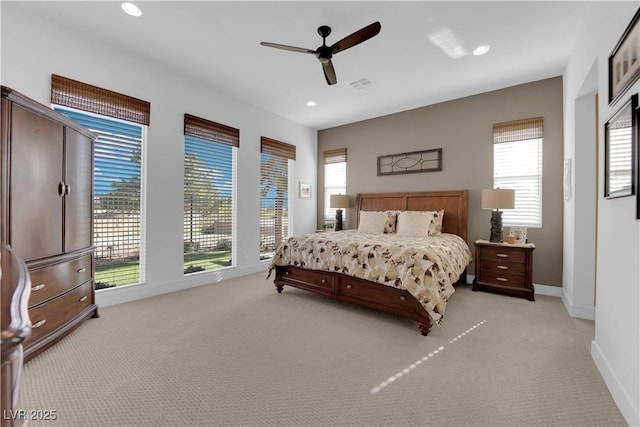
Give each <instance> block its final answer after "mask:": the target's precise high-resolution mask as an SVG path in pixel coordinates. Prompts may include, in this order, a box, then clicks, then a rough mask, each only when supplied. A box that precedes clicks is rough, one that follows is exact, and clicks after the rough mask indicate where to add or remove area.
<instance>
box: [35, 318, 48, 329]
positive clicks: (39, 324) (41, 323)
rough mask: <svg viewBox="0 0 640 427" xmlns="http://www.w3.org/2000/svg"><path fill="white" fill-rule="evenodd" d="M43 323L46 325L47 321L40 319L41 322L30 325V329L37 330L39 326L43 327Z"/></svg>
mask: <svg viewBox="0 0 640 427" xmlns="http://www.w3.org/2000/svg"><path fill="white" fill-rule="evenodd" d="M45 323H47V319H42V320H41V321H39V322H36V323H34V324H33V325H31V329H36V328H39V327H40V326H43V325H44V324H45Z"/></svg>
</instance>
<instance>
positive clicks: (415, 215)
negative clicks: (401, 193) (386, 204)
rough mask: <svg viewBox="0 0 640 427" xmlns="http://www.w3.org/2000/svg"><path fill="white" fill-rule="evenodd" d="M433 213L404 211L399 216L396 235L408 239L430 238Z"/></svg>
mask: <svg viewBox="0 0 640 427" xmlns="http://www.w3.org/2000/svg"><path fill="white" fill-rule="evenodd" d="M431 221H433V211H425V212H421V211H402V212H400V213H399V214H398V224H397V226H396V234H397V235H398V236H407V237H428V236H429V224H431Z"/></svg>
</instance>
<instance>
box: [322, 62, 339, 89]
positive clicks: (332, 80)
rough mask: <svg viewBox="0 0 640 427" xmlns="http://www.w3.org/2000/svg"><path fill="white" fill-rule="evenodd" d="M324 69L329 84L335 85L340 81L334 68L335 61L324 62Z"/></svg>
mask: <svg viewBox="0 0 640 427" xmlns="http://www.w3.org/2000/svg"><path fill="white" fill-rule="evenodd" d="M322 70H323V71H324V78H325V79H326V80H327V84H329V85H334V84H336V83H338V79H336V70H335V69H334V68H333V63H332V62H331V61H327V62H323V63H322Z"/></svg>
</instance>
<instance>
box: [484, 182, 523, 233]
mask: <svg viewBox="0 0 640 427" xmlns="http://www.w3.org/2000/svg"><path fill="white" fill-rule="evenodd" d="M515 199H516V190H506V189H501V188H489V189H487V190H482V209H493V210H492V211H491V237H490V239H489V241H490V242H499V243H502V211H501V210H500V209H513V208H514V207H515Z"/></svg>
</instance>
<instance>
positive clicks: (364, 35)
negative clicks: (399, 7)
mask: <svg viewBox="0 0 640 427" xmlns="http://www.w3.org/2000/svg"><path fill="white" fill-rule="evenodd" d="M380 28H381V26H380V23H379V22H374V23H373V24H370V25H367V26H366V27H364V28H362V29H360V30H358V31H356V32H355V33H353V34H350V35H348V36H347V37H345V38H343V39H342V40H340V41H338V42H336V43H334V44H333V45H331V46H327V43H326V39H327V36H329V34H331V27H328V26H326V25H322V26H320V27H318V34H320V37H322V46H320V47H319V48H317V49H316V50H313V49H305V48H303V47H295V46H287V45H284V44H277V43H269V42H260V44H261V45H262V46H267V47H274V48H276V49H282V50H289V51H291V52H299V53H310V54H312V55H315V56H316V58H318V60H319V61H320V62H321V63H322V70H323V71H324V77H325V79H326V80H327V83H328V84H330V85H334V84H336V83H337V81H338V80H337V79H336V71H335V69H334V68H333V63H332V62H331V58H332V57H333V55H335V54H336V53H338V52H342V51H343V50H345V49H349V48H350V47H353V46H355V45H357V44H360V43H362V42H363V41H366V40H369V39H370V38H371V37H373V36H375V35H377V34H378V33H379V32H380Z"/></svg>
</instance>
